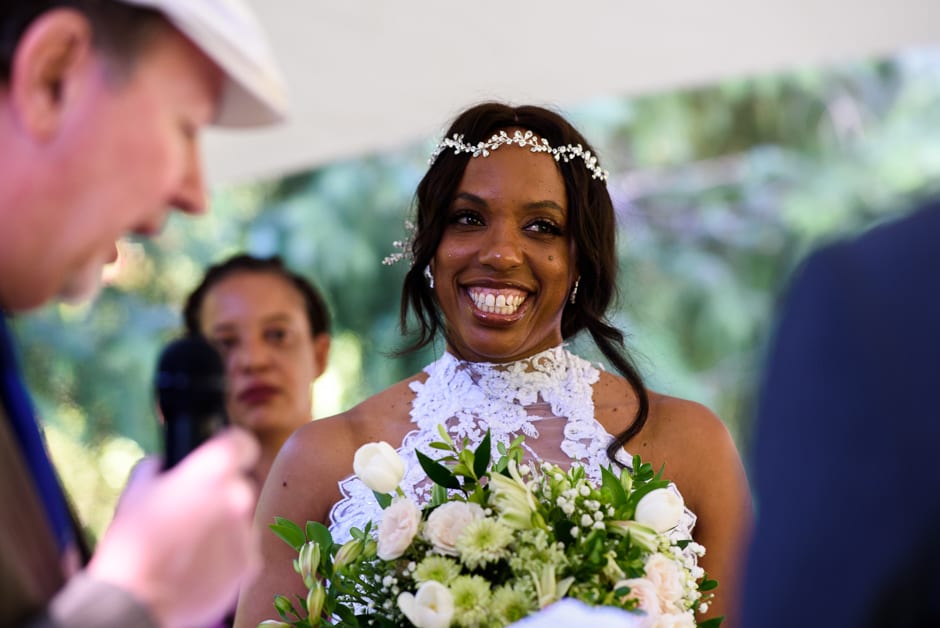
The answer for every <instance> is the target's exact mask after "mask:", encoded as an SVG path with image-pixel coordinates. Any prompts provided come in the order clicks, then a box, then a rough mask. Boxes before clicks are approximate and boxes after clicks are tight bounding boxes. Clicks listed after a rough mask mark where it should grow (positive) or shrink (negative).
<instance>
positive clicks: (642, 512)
mask: <svg viewBox="0 0 940 628" xmlns="http://www.w3.org/2000/svg"><path fill="white" fill-rule="evenodd" d="M684 511H685V504H684V503H683V501H682V496H681V495H679V492H678V491H674V490H671V489H668V488H657V489H655V490H652V491H650V492H649V493H647V494H646V495H644V496H643V498H642V499H641V500H640V503H638V504H637V505H636V517H635V518H636V520H637V521H638V522H639V523H642V524H644V525H647V526H649V527H651V528H653V529H654V530H656V531H657V532H666V531H667V530H672V529H673V528H674V527H676V526H677V525H679V519H680V518H681V517H682V513H683V512H684Z"/></svg>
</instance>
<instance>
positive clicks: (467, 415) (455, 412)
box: [330, 345, 695, 543]
mask: <svg viewBox="0 0 940 628" xmlns="http://www.w3.org/2000/svg"><path fill="white" fill-rule="evenodd" d="M424 371H425V372H426V373H427V374H428V378H427V380H425V381H424V382H423V383H422V382H414V383H412V384H411V388H412V390H414V392H415V398H414V401H413V402H412V406H411V420H412V422H413V423H414V425H415V427H414V429H413V430H412V431H411V432H409V433H408V434H407V435H406V436H405V438H404V440H403V442H402V444H401V446H400V447H398V453H399V454H401V456H402V458H404V460H405V469H406V470H405V477H404V480H403V481H402V484H401V488H402V490H403V491H404V493H405V495H406V496H408V497H410V498H411V499H413V500H415V501H416V502H417V503H418V504H424V503H426V502H427V501H428V500H429V498H430V490H431V485H430V482H429V480H428V479H427V477H426V475H425V473H424V470H423V469H422V468H421V465H420V464H419V463H418V459H417V456H416V455H415V451H421V452H422V453H424V454H426V455H428V456H430V457H431V458H437V457H439V456H440V455H441V452H440V451H438V450H435V449H432V448H431V447H430V446H429V445H430V443H432V442H434V441H437V440H440V434H439V433H438V424H440V423H443V424H444V425H445V426H446V428H447V432H448V433H449V434H450V436H451V437H452V438H453V440H454V442H455V443H457V444H458V445H460V444H461V443H462V442H463V439H464V438H467V439H468V440H469V446H470V447H471V448H474V449H475V448H476V447H477V446H478V445H479V443H480V441H481V440H482V439H483V436H484V435H485V434H486V430H487V429H489V430H490V435H491V439H492V446H493V458H494V459H496V458H497V457H498V455H499V454H498V453H497V451H496V445H497V443H503V444H505V445H507V446H508V445H509V443H510V441H512V440H513V439H514V438H515V437H516V436H518V435H519V434H523V435H525V442H524V444H523V447H524V449H525V458H526V459H528V460H532V461H547V462H552V463H555V464H558V465H559V466H561V467H563V468H566V469H567V468H569V467H570V466H571V464H572V463H573V462H577V463H579V464H582V465H583V466H584V467H585V471H586V473H587V476H588V477H589V478H590V479H591V480H592V481H593V482H594V483H597V484H599V483H600V478H601V468H602V467H607V466H609V465H610V464H611V461H610V459H609V457H608V456H607V445H608V444H609V443H610V442H611V440H612V439H613V436H612V435H611V434H609V433H608V432H607V431H606V430H604V428H603V426H602V425H601V424H600V423H599V422H598V421H597V419H595V418H594V399H593V385H594V384H595V383H597V381H598V379H599V378H600V372H599V371H598V369H597V368H596V367H595V366H593V365H592V364H591V363H590V362H588V361H586V360H584V359H582V358H580V357H578V356H576V355H574V354H573V353H571V352H569V351H568V350H567V349H566V348H565V347H564V345H559V346H557V347H554V348H552V349H548V350H546V351H543V352H541V353H538V354H536V355H534V356H532V357H529V358H526V359H524V360H519V361H517V362H511V363H508V364H493V363H484V362H464V361H462V360H458V359H457V358H455V357H454V356H453V355H451V354H450V353H445V354H444V355H443V356H442V357H441V358H440V359H438V360H436V361H435V362H432V363H431V364H429V365H428V366H427V367H426V368H425V369H424ZM376 420H379V418H378V417H377V418H376ZM617 461H618V462H620V463H621V464H624V465H627V466H630V464H631V462H632V456H630V455H629V454H627V453H626V452H625V451H623V450H621V451H620V452H618V455H617ZM339 487H340V492H341V493H342V498H341V499H340V500H339V501H338V502H337V503H336V504H335V505H334V506H333V508H332V509H331V511H330V531H331V532H332V534H333V539H334V541H336V542H339V543H342V542H345V541H346V540H348V539H349V538H350V532H349V531H350V529H351V528H354V527H355V528H359V529H362V528H363V527H364V526H365V524H366V523H367V522H368V521H374V522H376V523H377V522H378V521H379V519H380V518H381V514H382V510H381V507H380V506H379V505H378V502H377V501H376V500H375V496H374V495H373V494H372V491H371V490H369V488H368V487H366V486H365V484H363V483H362V481H361V480H359V479H358V478H357V477H355V476H349V477H347V478H346V479H344V480H342V481H340V483H339ZM671 488H672V489H673V490H676V489H675V486H672V487H671ZM676 492H677V493H678V491H677V490H676ZM694 525H695V515H694V514H693V513H692V512H691V511H690V510H688V509H686V511H685V516H684V517H683V519H682V521H681V522H680V525H679V526H678V527H677V528H676V529H675V530H673V532H672V534H671V536H674V537H676V538H691V532H692V527H693V526H694Z"/></svg>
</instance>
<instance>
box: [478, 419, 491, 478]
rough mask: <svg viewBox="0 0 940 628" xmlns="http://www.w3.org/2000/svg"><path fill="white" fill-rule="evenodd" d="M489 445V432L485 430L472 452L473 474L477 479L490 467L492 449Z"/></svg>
mask: <svg viewBox="0 0 940 628" xmlns="http://www.w3.org/2000/svg"><path fill="white" fill-rule="evenodd" d="M491 447H492V446H491V445H490V431H489V430H486V435H485V436H484V437H483V440H482V441H480V445H479V447H477V448H476V451H474V452H473V473H474V476H475V477H477V478H482V477H483V475H484V474H485V473H486V469H487V467H489V466H490V456H491V454H492V449H491Z"/></svg>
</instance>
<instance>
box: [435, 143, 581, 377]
mask: <svg viewBox="0 0 940 628" xmlns="http://www.w3.org/2000/svg"><path fill="white" fill-rule="evenodd" d="M447 211H448V216H447V225H446V227H445V229H444V234H443V237H442V239H441V242H440V244H439V245H438V248H437V251H436V252H435V255H434V260H433V263H432V265H431V269H432V272H433V274H434V282H435V292H436V295H437V299H438V302H439V303H440V307H441V310H442V312H443V315H444V318H445V319H446V322H447V338H448V348H449V349H450V351H451V352H452V353H454V354H455V355H456V356H458V357H460V358H463V359H465V360H470V361H478V362H508V361H512V360H518V359H520V358H525V357H528V356H531V355H533V354H535V353H538V352H539V351H542V350H544V349H548V348H550V347H553V346H556V345H558V344H559V343H561V341H562V335H561V315H562V311H563V310H564V307H565V303H566V301H567V298H568V294H569V292H570V289H571V287H572V285H573V283H574V280H575V268H574V263H573V259H574V252H573V245H572V244H571V240H570V236H569V233H568V202H567V198H566V196H565V184H564V181H563V179H562V177H561V173H560V172H559V171H558V167H557V165H556V164H555V160H554V159H553V158H552V157H551V156H549V155H546V154H544V153H532V152H530V150H529V149H527V148H522V147H518V146H511V145H510V146H502V147H500V148H499V149H497V150H495V151H492V152H490V154H489V156H487V157H476V158H473V159H470V161H469V163H468V164H467V168H466V170H465V171H464V175H463V178H462V179H461V181H460V184H459V185H458V187H457V193H456V195H455V198H454V201H453V203H452V204H451V206H450V207H449V208H448V210H447Z"/></svg>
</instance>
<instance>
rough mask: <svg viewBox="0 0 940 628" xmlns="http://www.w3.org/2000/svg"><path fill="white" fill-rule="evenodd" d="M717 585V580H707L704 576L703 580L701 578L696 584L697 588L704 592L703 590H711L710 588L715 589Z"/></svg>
mask: <svg viewBox="0 0 940 628" xmlns="http://www.w3.org/2000/svg"><path fill="white" fill-rule="evenodd" d="M717 587H718V581H717V580H709V579H708V578H707V577H706V578H705V579H704V580H702V583H701V584H700V585H698V590H699V591H702V592H703V593H704V592H705V591H711V590H712V589H716V588H717Z"/></svg>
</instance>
